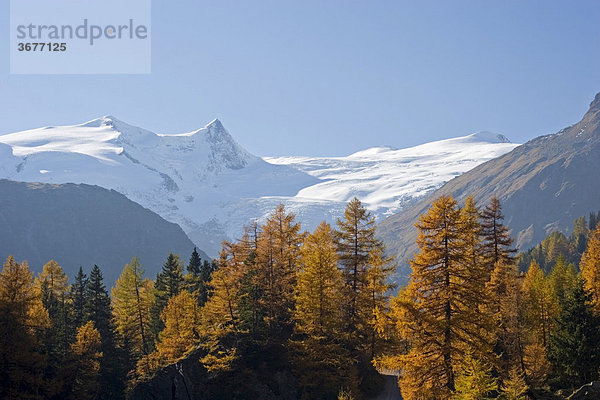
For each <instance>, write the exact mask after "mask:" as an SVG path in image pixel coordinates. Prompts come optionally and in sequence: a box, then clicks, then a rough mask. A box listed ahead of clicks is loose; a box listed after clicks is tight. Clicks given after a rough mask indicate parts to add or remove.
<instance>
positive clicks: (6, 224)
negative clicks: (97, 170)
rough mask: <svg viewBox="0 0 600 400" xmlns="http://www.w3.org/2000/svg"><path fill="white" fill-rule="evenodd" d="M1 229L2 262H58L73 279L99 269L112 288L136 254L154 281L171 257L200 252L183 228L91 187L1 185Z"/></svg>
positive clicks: (38, 268) (34, 266) (38, 267)
mask: <svg viewBox="0 0 600 400" xmlns="http://www.w3.org/2000/svg"><path fill="white" fill-rule="evenodd" d="M0 226H2V229H1V230H0V257H1V258H2V260H5V259H6V257H7V256H8V255H9V254H13V255H14V256H15V258H16V259H17V260H19V261H20V260H23V259H26V260H27V261H28V263H29V265H30V268H31V269H32V270H33V271H41V268H42V265H43V264H44V263H45V262H47V261H48V260H50V259H54V260H56V261H57V262H58V263H59V264H60V265H61V266H62V267H63V268H64V270H65V272H66V273H67V274H69V275H70V276H75V275H76V270H77V269H78V268H79V266H83V267H84V269H88V270H89V269H90V268H91V267H92V266H93V265H94V264H97V265H98V266H100V267H101V268H102V271H103V273H104V277H105V281H106V283H107V285H112V284H113V283H114V281H115V280H116V279H117V277H118V276H119V274H120V273H121V270H122V269H123V266H124V265H125V263H126V262H128V261H129V260H130V259H131V257H132V256H134V255H137V256H138V257H139V259H140V262H141V263H142V266H143V267H144V268H145V269H146V274H147V276H150V277H154V276H155V275H156V272H158V271H159V270H160V268H161V267H162V264H163V263H164V262H165V260H166V258H167V255H168V252H170V251H171V252H173V253H175V254H180V255H181V256H182V257H183V258H184V259H187V258H188V257H189V256H190V254H191V252H192V250H193V248H194V244H193V243H192V242H191V241H190V239H189V238H188V237H187V236H186V235H185V233H184V232H183V231H182V230H181V228H180V227H179V226H178V225H176V224H173V223H170V222H167V221H165V220H164V219H162V218H161V217H160V216H158V215H157V214H155V213H154V212H152V211H150V210H147V209H145V208H143V207H142V206H140V205H139V204H137V203H134V202H133V201H131V200H129V199H127V198H126V197H125V196H123V195H122V194H119V193H117V192H115V191H114V190H106V189H103V188H101V187H98V186H90V185H75V184H63V185H52V184H43V183H22V182H14V181H9V180H0ZM200 256H201V257H203V258H206V257H207V256H206V255H205V254H204V253H201V254H200Z"/></svg>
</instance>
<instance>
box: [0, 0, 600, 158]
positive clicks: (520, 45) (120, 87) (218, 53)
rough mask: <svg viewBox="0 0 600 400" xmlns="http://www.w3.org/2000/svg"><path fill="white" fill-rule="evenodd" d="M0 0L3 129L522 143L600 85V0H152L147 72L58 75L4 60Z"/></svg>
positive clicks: (254, 145)
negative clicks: (470, 138) (124, 125)
mask: <svg viewBox="0 0 600 400" xmlns="http://www.w3.org/2000/svg"><path fill="white" fill-rule="evenodd" d="M0 4H1V6H0V27H1V28H2V32H3V35H4V36H5V39H4V40H0V121H1V123H0V134H4V133H9V132H14V131H17V130H24V129H28V128H34V127H39V126H45V125H61V124H74V123H80V122H84V121H86V120H89V119H92V118H95V117H97V116H101V115H106V114H112V115H114V116H116V117H117V118H119V119H122V120H123V121H126V122H128V123H131V124H134V125H138V126H142V127H144V128H147V129H150V130H153V131H157V132H163V133H177V132H185V131H191V130H193V129H197V128H199V127H201V126H204V125H205V124H206V123H208V122H209V121H210V120H212V119H213V118H219V119H220V120H221V121H222V122H223V124H224V125H225V127H226V128H227V129H228V130H229V131H230V133H231V134H232V135H233V136H234V137H235V138H236V139H237V140H238V142H240V144H242V145H243V146H244V147H246V148H247V149H248V150H249V151H251V152H252V153H255V154H257V155H288V154H296V155H345V154H349V153H352V152H354V151H357V150H360V149H364V148H367V147H371V146H377V145H391V146H395V147H407V146H411V145H415V144H419V143H424V142H428V141H432V140H436V139H443V138H448V137H455V136H462V135H465V134H468V133H472V132H475V131H478V130H491V131H494V132H498V133H502V134H504V135H506V136H508V137H509V138H510V139H511V140H512V141H514V142H523V141H526V140H528V139H531V138H533V137H535V136H539V135H542V134H547V133H553V132H556V131H558V130H559V129H561V128H563V127H565V126H567V125H570V124H572V123H574V122H576V121H577V120H578V119H579V118H580V117H581V115H582V114H583V113H584V112H585V110H586V109H587V107H588V105H589V103H590V101H591V100H592V98H593V96H594V95H595V93H596V92H599V91H600V68H598V65H600V30H599V29H598V26H599V22H600V3H598V2H597V1H548V0H545V1H529V0H515V1H510V0H502V1H483V0H478V1H418V2H417V1H411V2H403V1H367V0H364V1H351V0H344V1H341V0H339V1H338V0H327V1H323V0H320V1H311V0H307V1H304V0H303V1H281V0H279V1H239V0H238V1H226V0H225V1H211V2H206V1H198V0H189V1H188V0H177V1H167V0H161V1H153V3H152V73H151V74H149V75H56V76H55V75H10V74H9V59H8V54H9V49H8V46H9V44H8V39H9V38H8V23H9V17H8V10H9V6H8V1H6V0H5V1H3V2H2V3H0ZM115 62H118V60H115Z"/></svg>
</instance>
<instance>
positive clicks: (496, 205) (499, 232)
mask: <svg viewBox="0 0 600 400" xmlns="http://www.w3.org/2000/svg"><path fill="white" fill-rule="evenodd" d="M503 220H504V215H502V206H501V205H500V200H498V198H497V197H495V196H494V197H492V199H491V200H490V204H489V205H487V206H485V208H484V209H483V211H482V212H481V235H482V237H483V253H484V257H485V263H486V265H487V266H488V269H489V271H491V270H492V269H493V268H494V266H495V265H496V263H497V262H502V264H503V265H510V264H511V263H512V261H513V254H514V252H515V250H514V249H512V248H511V245H512V243H513V238H512V237H511V236H510V233H509V231H508V227H506V226H504V225H503V223H502V221H503Z"/></svg>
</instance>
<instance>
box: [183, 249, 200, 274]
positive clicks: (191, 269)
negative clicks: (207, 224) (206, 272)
mask: <svg viewBox="0 0 600 400" xmlns="http://www.w3.org/2000/svg"><path fill="white" fill-rule="evenodd" d="M201 267H202V259H201V258H200V254H198V249H196V248H195V247H194V251H193V252H192V255H191V256H190V262H189V263H188V266H187V271H188V273H189V274H192V275H194V276H200V268H201Z"/></svg>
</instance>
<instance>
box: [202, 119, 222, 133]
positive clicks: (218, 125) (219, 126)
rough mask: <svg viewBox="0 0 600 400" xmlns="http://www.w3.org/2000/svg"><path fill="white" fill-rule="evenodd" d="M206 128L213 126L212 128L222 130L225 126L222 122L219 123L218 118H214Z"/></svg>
mask: <svg viewBox="0 0 600 400" xmlns="http://www.w3.org/2000/svg"><path fill="white" fill-rule="evenodd" d="M206 128H213V129H222V130H225V127H224V126H223V124H222V123H221V121H220V120H219V118H215V119H213V120H212V121H210V122H209V123H208V124H207V125H206Z"/></svg>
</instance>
